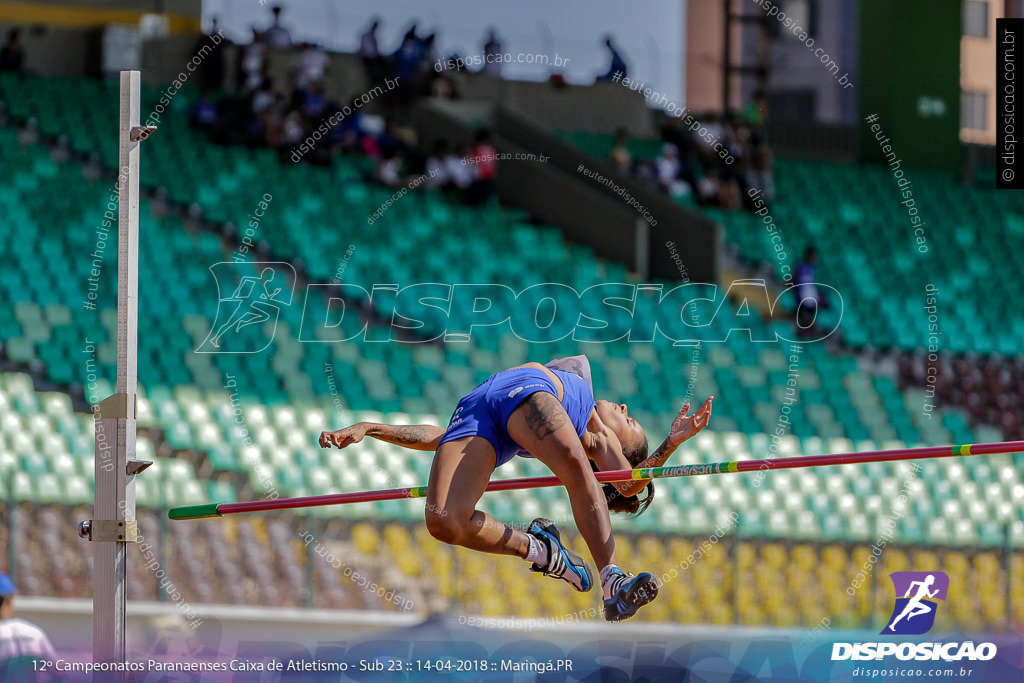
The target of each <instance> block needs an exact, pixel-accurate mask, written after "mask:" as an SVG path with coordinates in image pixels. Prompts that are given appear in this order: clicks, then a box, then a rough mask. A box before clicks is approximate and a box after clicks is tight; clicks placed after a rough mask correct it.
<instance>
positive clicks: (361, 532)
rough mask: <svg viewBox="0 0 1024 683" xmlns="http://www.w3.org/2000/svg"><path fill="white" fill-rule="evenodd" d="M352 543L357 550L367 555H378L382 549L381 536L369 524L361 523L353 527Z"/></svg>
mask: <svg viewBox="0 0 1024 683" xmlns="http://www.w3.org/2000/svg"><path fill="white" fill-rule="evenodd" d="M352 542H353V543H355V545H356V550H358V551H359V552H361V553H364V554H366V555H376V554H377V552H378V550H379V548H380V536H379V535H378V534H377V530H376V529H375V528H374V527H373V525H372V524H370V523H368V522H359V523H358V524H356V525H354V526H353V527H352Z"/></svg>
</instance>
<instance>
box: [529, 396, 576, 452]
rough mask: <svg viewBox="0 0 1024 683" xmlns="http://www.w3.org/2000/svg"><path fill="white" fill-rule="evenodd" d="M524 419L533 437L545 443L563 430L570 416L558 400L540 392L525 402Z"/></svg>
mask: <svg viewBox="0 0 1024 683" xmlns="http://www.w3.org/2000/svg"><path fill="white" fill-rule="evenodd" d="M523 417H524V418H526V426H527V427H529V428H530V431H531V432H533V435H534V436H535V437H537V438H538V439H539V440H541V441H543V440H544V439H546V438H547V437H548V436H550V435H551V434H554V433H555V432H556V431H558V430H559V429H561V428H562V427H563V426H564V425H565V424H566V423H567V422H568V417H569V416H568V415H566V414H565V408H563V407H562V404H561V403H559V402H558V399H556V398H555V397H554V396H552V395H551V394H548V393H545V392H540V391H539V392H537V393H536V394H533V395H531V396H530V397H529V398H527V399H526V400H525V401H523Z"/></svg>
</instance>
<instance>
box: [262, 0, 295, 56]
mask: <svg viewBox="0 0 1024 683" xmlns="http://www.w3.org/2000/svg"><path fill="white" fill-rule="evenodd" d="M270 11H271V12H273V13H274V20H273V22H272V23H271V24H270V28H268V29H267V30H266V31H265V36H266V40H267V45H269V46H270V47H271V48H273V49H274V50H286V49H288V48H290V47H291V46H292V34H291V33H289V32H288V29H286V28H285V27H284V26H282V25H281V6H280V5H274V6H273V7H272V8H270Z"/></svg>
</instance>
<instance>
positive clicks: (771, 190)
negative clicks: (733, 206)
mask: <svg viewBox="0 0 1024 683" xmlns="http://www.w3.org/2000/svg"><path fill="white" fill-rule="evenodd" d="M746 185H747V188H751V187H756V188H759V189H760V190H761V192H762V193H763V194H764V199H765V201H766V202H768V203H771V201H772V200H773V199H774V198H775V173H774V172H773V171H772V151H771V150H770V149H768V147H767V146H766V145H760V146H759V147H758V148H757V149H755V150H754V153H753V154H751V155H750V170H749V171H747V179H746ZM749 208H750V210H751V211H753V209H754V207H753V206H751V207H749Z"/></svg>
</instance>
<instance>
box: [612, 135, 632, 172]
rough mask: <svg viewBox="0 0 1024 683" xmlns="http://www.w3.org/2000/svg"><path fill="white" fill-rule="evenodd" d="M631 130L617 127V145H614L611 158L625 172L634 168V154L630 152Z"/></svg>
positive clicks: (616, 166)
mask: <svg viewBox="0 0 1024 683" xmlns="http://www.w3.org/2000/svg"><path fill="white" fill-rule="evenodd" d="M628 142H629V131H627V130H626V129H625V128H621V127H620V128H616V129H615V145H614V146H613V147H612V151H611V154H610V155H609V159H610V160H611V162H612V164H614V165H615V168H617V169H618V170H620V171H622V172H623V173H629V172H630V171H631V170H632V169H633V155H632V154H630V153H629V147H628V146H627V143H628Z"/></svg>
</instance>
